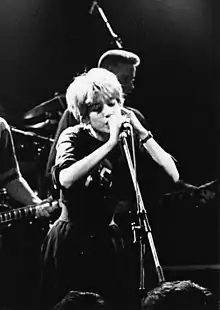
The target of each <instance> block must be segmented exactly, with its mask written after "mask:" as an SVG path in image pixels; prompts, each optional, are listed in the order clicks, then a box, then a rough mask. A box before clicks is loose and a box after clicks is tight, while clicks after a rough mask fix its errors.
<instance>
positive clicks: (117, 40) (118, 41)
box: [90, 1, 123, 49]
mask: <svg viewBox="0 0 220 310" xmlns="http://www.w3.org/2000/svg"><path fill="white" fill-rule="evenodd" d="M95 7H96V8H97V10H98V12H99V14H100V16H101V18H102V20H103V21H104V23H105V25H106V27H107V29H108V31H109V33H110V35H111V37H112V39H113V42H114V43H115V44H116V45H117V47H118V48H120V49H122V48H123V47H122V41H121V38H120V37H119V36H118V35H117V34H116V33H115V32H114V31H113V29H112V27H111V25H110V23H109V21H108V19H107V17H106V15H105V13H104V11H103V9H102V8H101V7H100V5H99V4H98V2H97V1H93V3H92V7H91V9H90V14H92V12H93V10H94V8H95Z"/></svg>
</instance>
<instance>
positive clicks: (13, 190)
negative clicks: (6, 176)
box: [5, 176, 41, 205]
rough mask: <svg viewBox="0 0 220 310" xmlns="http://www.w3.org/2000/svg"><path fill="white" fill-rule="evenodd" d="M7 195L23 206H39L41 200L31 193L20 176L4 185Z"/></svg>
mask: <svg viewBox="0 0 220 310" xmlns="http://www.w3.org/2000/svg"><path fill="white" fill-rule="evenodd" d="M5 188H6V189H7V192H8V194H9V195H10V196H11V197H12V198H14V199H15V200H16V201H19V202H21V203H22V204H23V205H32V204H40V203H41V199H40V198H39V197H38V196H37V195H36V194H35V193H34V192H33V190H32V189H31V188H30V186H29V185H28V183H27V181H26V180H25V179H24V178H23V177H22V176H20V177H19V178H17V179H14V180H12V181H10V182H9V183H7V184H6V185H5Z"/></svg>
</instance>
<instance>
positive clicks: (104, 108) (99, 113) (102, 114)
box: [89, 98, 121, 134]
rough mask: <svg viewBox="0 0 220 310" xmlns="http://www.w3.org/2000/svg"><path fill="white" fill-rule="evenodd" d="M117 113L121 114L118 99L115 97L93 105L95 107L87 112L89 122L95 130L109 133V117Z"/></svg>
mask: <svg viewBox="0 0 220 310" xmlns="http://www.w3.org/2000/svg"><path fill="white" fill-rule="evenodd" d="M119 114H121V108H120V105H119V100H118V99H117V98H111V99H108V100H105V102H104V103H99V104H97V105H95V109H94V108H93V110H92V111H91V112H90V113H89V120H90V124H91V126H92V127H93V129H94V130H95V131H97V132H99V133H103V134H109V124H108V121H109V117H110V116H111V115H119Z"/></svg>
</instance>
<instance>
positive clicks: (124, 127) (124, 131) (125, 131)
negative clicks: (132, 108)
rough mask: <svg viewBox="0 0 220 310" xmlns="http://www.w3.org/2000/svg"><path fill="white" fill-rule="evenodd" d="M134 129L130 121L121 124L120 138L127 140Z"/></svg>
mask: <svg viewBox="0 0 220 310" xmlns="http://www.w3.org/2000/svg"><path fill="white" fill-rule="evenodd" d="M132 130H133V127H132V125H131V123H130V122H129V121H124V122H123V123H122V124H121V128H120V134H119V138H127V137H128V136H129V135H130V134H131V133H132Z"/></svg>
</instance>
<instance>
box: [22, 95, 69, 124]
mask: <svg viewBox="0 0 220 310" xmlns="http://www.w3.org/2000/svg"><path fill="white" fill-rule="evenodd" d="M64 98H65V96H64V95H59V96H55V97H53V98H52V99H50V100H47V101H44V102H42V103H41V104H39V105H37V106H36V107H34V108H33V109H31V110H29V111H28V112H26V113H25V114H24V119H25V120H29V119H32V118H34V117H37V116H40V115H42V114H44V113H47V112H52V111H63V110H64V109H65V104H64V103H63V102H62V99H64Z"/></svg>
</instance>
